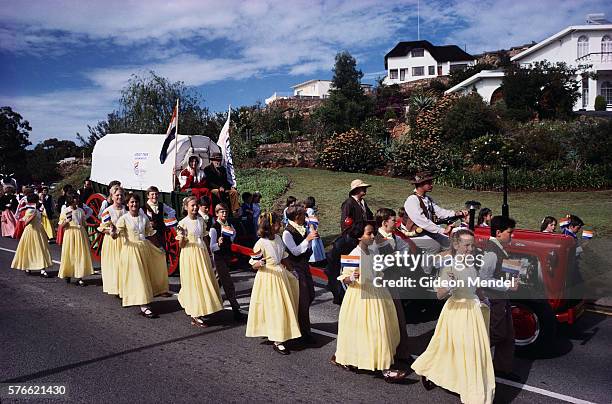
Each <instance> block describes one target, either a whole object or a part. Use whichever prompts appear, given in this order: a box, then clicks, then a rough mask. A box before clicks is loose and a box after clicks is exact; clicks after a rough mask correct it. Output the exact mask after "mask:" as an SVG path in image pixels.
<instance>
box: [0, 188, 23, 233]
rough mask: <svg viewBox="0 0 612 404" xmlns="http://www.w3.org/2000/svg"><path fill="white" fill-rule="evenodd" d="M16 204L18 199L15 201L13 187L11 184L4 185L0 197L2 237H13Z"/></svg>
mask: <svg viewBox="0 0 612 404" xmlns="http://www.w3.org/2000/svg"><path fill="white" fill-rule="evenodd" d="M18 204H19V201H17V197H16V196H15V188H13V186H12V185H5V186H4V195H2V197H0V210H2V216H1V218H0V220H1V223H2V224H1V227H2V237H13V235H14V234H15V227H16V226H17V220H16V219H15V212H17V205H18Z"/></svg>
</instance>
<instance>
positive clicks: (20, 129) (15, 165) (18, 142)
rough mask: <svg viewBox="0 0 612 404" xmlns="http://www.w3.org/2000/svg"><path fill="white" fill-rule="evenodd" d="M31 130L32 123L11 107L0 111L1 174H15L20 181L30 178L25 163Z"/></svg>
mask: <svg viewBox="0 0 612 404" xmlns="http://www.w3.org/2000/svg"><path fill="white" fill-rule="evenodd" d="M31 130H32V127H31V126H30V123H29V122H28V121H26V120H24V119H23V117H22V116H21V115H20V114H18V113H17V112H15V111H13V109H12V108H11V107H8V106H7V107H2V108H1V109H0V150H1V151H2V152H0V173H3V174H14V176H15V178H16V179H17V180H19V181H25V180H27V179H28V178H29V173H28V170H27V165H26V164H25V161H26V147H28V146H29V145H31V144H32V143H30V141H29V140H28V137H29V136H30V131H31Z"/></svg>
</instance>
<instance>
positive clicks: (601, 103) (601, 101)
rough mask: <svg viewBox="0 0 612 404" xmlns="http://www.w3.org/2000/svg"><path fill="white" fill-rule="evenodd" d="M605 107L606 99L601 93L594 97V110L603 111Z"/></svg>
mask: <svg viewBox="0 0 612 404" xmlns="http://www.w3.org/2000/svg"><path fill="white" fill-rule="evenodd" d="M606 107H607V105H606V99H605V98H604V96H603V95H598V96H597V97H595V111H605V110H606Z"/></svg>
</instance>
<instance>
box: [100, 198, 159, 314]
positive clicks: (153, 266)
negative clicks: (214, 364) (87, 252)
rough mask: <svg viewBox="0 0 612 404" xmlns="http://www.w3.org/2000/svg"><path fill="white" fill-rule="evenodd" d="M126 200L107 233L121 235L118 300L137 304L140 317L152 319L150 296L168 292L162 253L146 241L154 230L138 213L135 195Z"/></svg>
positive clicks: (138, 207)
mask: <svg viewBox="0 0 612 404" xmlns="http://www.w3.org/2000/svg"><path fill="white" fill-rule="evenodd" d="M126 201H127V207H128V213H126V214H125V215H123V216H121V217H120V218H119V220H117V224H116V226H115V231H112V232H111V234H110V235H111V237H112V238H115V239H116V238H117V237H124V238H123V240H124V244H123V247H122V248H121V261H120V262H121V267H120V270H119V282H120V288H119V290H120V292H121V298H122V299H123V302H122V303H123V306H124V307H126V306H140V313H141V314H142V315H143V316H145V317H147V318H155V317H157V315H156V314H155V313H154V312H153V310H152V309H151V307H150V303H151V301H152V300H153V297H154V296H158V295H161V294H165V293H167V292H168V275H167V266H166V254H165V253H164V251H163V250H160V249H159V248H157V247H155V246H154V245H153V244H152V243H151V242H150V241H149V240H147V237H151V236H153V235H155V230H153V227H152V226H151V222H149V219H148V218H147V216H146V215H145V214H144V213H142V212H140V198H139V197H138V195H136V194H130V195H128V196H127V198H126ZM163 272H165V276H163Z"/></svg>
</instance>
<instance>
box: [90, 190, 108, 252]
mask: <svg viewBox="0 0 612 404" xmlns="http://www.w3.org/2000/svg"><path fill="white" fill-rule="evenodd" d="M105 199H106V197H105V196H104V195H102V194H92V195H91V196H90V197H89V198H88V199H87V202H86V205H87V206H89V207H90V208H91V210H93V215H91V216H90V217H89V218H88V219H87V222H86V224H87V236H88V237H89V245H90V249H91V256H92V258H93V259H94V260H96V261H100V251H101V250H102V240H104V233H100V232H99V231H98V226H100V218H99V217H98V215H99V213H100V207H101V206H102V202H104V200H105Z"/></svg>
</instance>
